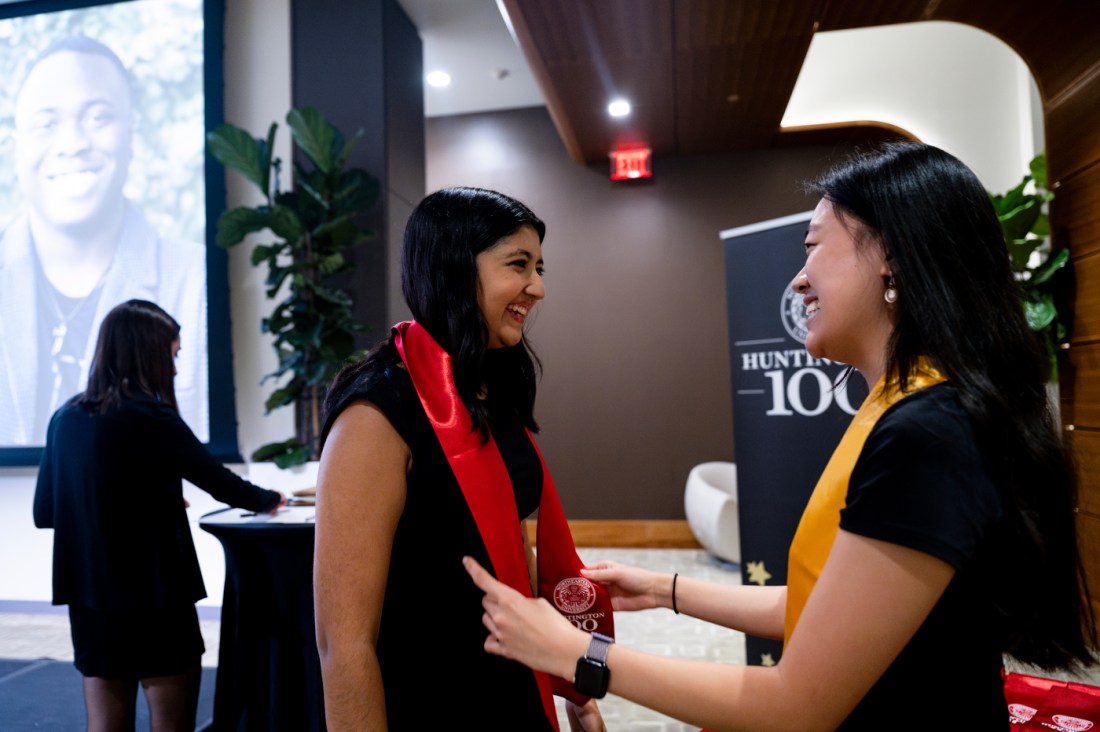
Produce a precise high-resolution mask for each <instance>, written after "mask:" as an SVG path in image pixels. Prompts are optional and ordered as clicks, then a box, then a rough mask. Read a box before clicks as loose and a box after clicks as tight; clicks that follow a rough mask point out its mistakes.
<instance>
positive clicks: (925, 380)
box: [783, 363, 944, 645]
mask: <svg viewBox="0 0 1100 732" xmlns="http://www.w3.org/2000/svg"><path fill="white" fill-rule="evenodd" d="M941 381H944V376H943V375H942V374H941V373H940V372H939V371H937V370H936V369H934V368H932V367H931V366H929V365H927V364H924V363H922V364H921V365H920V366H919V367H918V369H917V370H916V373H915V374H914V375H912V376H910V378H909V389H908V391H906V392H905V393H902V392H900V391H899V390H898V388H897V382H891V385H890V387H889V389H887V388H886V386H885V377H883V378H880V379H879V380H878V383H876V384H875V386H874V388H872V389H871V391H870V394H869V395H868V397H867V398H866V399H865V400H864V401H863V404H862V405H861V406H860V408H859V411H858V412H856V415H855V417H853V418H852V422H851V424H849V425H848V429H847V430H846V431H845V432H844V436H843V437H841V438H840V443H839V444H838V445H837V446H836V449H835V450H834V451H833V455H832V457H830V458H829V462H828V464H827V465H826V466H825V470H824V471H823V472H822V473H821V477H820V478H819V479H818V481H817V485H816V486H815V487H814V491H813V493H812V494H811V495H810V500H809V501H808V502H807V504H806V508H805V510H803V512H802V518H801V519H800V520H799V522H798V529H797V530H795V533H794V539H793V540H792V541H791V548H790V552H789V554H788V556H787V614H786V617H785V619H784V622H783V643H784V645H786V643H787V641H788V640H790V637H791V632H792V631H793V630H794V627H795V626H796V625H797V624H798V619H799V617H800V616H801V615H802V609H803V608H804V607H805V606H806V600H807V599H809V596H810V592H812V591H813V588H814V584H815V583H816V582H817V578H818V577H820V576H821V570H822V568H823V567H824V566H825V560H826V559H828V558H829V550H830V549H832V546H833V540H834V539H836V532H837V530H838V529H839V528H840V510H841V509H842V508H844V506H845V504H846V502H847V497H848V478H849V477H850V476H851V474H852V469H853V468H854V467H855V465H856V460H858V459H859V455H860V453H861V452H862V451H863V443H864V442H865V441H866V440H867V436H868V435H869V434H870V433H871V429H872V428H873V427H874V426H875V424H876V423H877V422H878V420H879V418H880V417H881V416H882V413H883V412H885V411H886V410H887V409H888V408H889V407H890V406H891V405H893V404H894V403H895V402H897V401H899V400H900V399H901V398H902V397H905V396H908V395H909V394H912V393H914V392H917V391H920V390H921V389H927V388H928V387H930V386H933V385H934V384H938V383H940V382H941Z"/></svg>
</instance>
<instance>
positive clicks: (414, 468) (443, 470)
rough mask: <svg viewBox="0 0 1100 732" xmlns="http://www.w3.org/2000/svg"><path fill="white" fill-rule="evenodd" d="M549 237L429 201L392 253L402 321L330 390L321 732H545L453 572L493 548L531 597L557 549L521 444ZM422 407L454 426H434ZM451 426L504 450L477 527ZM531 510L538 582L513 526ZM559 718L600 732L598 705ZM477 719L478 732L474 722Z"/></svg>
mask: <svg viewBox="0 0 1100 732" xmlns="http://www.w3.org/2000/svg"><path fill="white" fill-rule="evenodd" d="M544 233H545V226H544V224H543V222H542V221H541V220H539V219H538V218H537V217H536V216H535V214H534V213H532V212H531V211H530V210H529V209H528V208H527V207H526V206H525V205H523V204H522V203H520V202H519V201H516V200H514V199H512V198H510V197H508V196H505V195H502V194H500V193H497V192H494V191H488V190H484V189H475V188H448V189H443V190H441V191H437V192H435V193H432V194H430V195H429V196H427V197H426V198H425V199H424V200H423V201H421V203H420V204H419V205H418V206H417V207H416V209H415V210H414V211H413V213H412V215H411V216H410V218H409V222H408V225H407V227H406V230H405V241H404V248H403V253H402V289H403V292H404V295H405V300H406V302H407V303H408V304H409V308H410V310H411V312H412V314H413V316H414V318H415V321H410V322H407V323H402V324H398V325H397V326H395V327H394V329H393V332H392V333H391V335H390V337H388V338H386V339H384V340H383V341H381V342H380V343H379V344H378V345H377V346H376V347H375V348H374V349H373V350H372V352H371V353H369V354H368V355H367V356H366V357H365V358H364V359H363V360H361V361H360V362H358V363H356V364H354V365H352V366H349V367H347V368H345V369H344V370H343V371H342V372H341V373H340V374H339V375H338V376H337V377H336V379H335V380H334V382H333V384H332V386H331V387H330V389H329V392H328V395H327V397H326V402H325V415H326V416H325V422H324V428H323V430H322V439H323V441H324V443H323V448H322V452H321V461H320V463H321V464H320V469H319V473H318V481H317V529H316V530H317V534H316V555H315V565H314V566H315V570H314V595H315V607H316V621H317V639H318V648H319V651H320V655H321V668H322V674H323V678H324V689H325V713H326V718H327V723H328V729H329V730H330V731H331V732H335V731H336V730H351V729H356V730H358V729H372V730H381V729H390V730H421V729H453V728H457V727H462V726H466V725H468V724H473V725H474V726H478V727H483V728H487V729H515V730H525V731H526V732H537V731H538V730H553V729H556V728H557V719H556V717H555V716H554V708H553V705H552V702H551V703H550V704H549V705H547V703H546V699H547V698H548V697H549V694H546V693H542V692H545V686H540V683H542V682H541V681H540V679H539V677H538V676H537V675H536V674H535V673H534V672H532V671H531V670H530V669H527V668H525V667H523V666H522V665H520V664H518V663H516V662H514V661H509V660H505V659H502V658H498V657H496V656H492V655H489V654H487V653H486V652H485V650H484V643H485V635H486V634H485V629H484V628H483V627H482V625H481V612H482V609H481V599H480V592H478V591H477V589H476V588H475V587H473V585H471V584H470V582H469V580H468V579H467V577H466V573H465V572H464V571H463V568H462V563H461V559H462V557H463V556H465V555H467V554H471V555H473V556H476V557H478V558H479V559H480V560H481V561H482V562H483V563H485V566H491V564H490V563H489V560H490V556H491V555H492V553H493V552H492V550H491V549H489V548H487V547H488V543H492V541H493V538H492V537H499V536H500V535H501V534H504V535H505V536H504V538H505V539H507V540H510V541H512V542H514V543H513V545H512V546H514V549H515V551H514V553H513V554H511V555H509V556H510V557H513V558H514V557H516V556H518V560H517V564H518V567H519V571H518V574H519V578H520V579H519V582H520V583H524V582H526V583H528V584H529V585H534V584H536V580H535V575H536V574H538V573H540V572H542V571H543V565H542V562H543V559H544V558H545V557H546V556H548V555H549V554H552V553H553V552H552V550H553V549H554V548H555V546H554V544H555V542H551V541H546V542H544V535H543V528H544V525H545V524H546V521H545V520H544V519H545V516H546V513H545V512H544V509H543V507H544V506H545V505H546V504H545V503H540V501H541V500H543V499H545V498H546V495H547V491H548V490H549V489H550V488H551V487H552V484H551V482H549V481H548V479H547V477H548V474H544V471H543V467H544V466H543V465H542V463H541V460H540V456H539V453H538V450H537V448H536V446H535V444H534V442H533V441H532V439H531V438H530V437H529V435H528V431H530V432H535V431H537V429H538V427H537V425H536V423H535V420H534V417H533V407H534V401H535V381H536V373H537V369H536V365H537V360H536V359H535V358H534V357H533V354H532V353H531V352H530V350H529V348H528V345H527V342H526V339H525V336H524V325H525V323H526V322H527V321H528V320H529V319H530V317H531V316H532V315H533V311H534V309H535V306H536V304H537V303H538V302H539V301H540V300H542V298H543V296H544V294H545V288H544V284H543V258H542V239H543V236H544ZM417 344H420V345H422V346H424V347H425V348H426V350H419V351H417V350H415V348H416V347H417ZM426 354H430V357H429V356H426ZM422 370H423V371H422ZM432 390H437V391H439V392H440V393H443V394H445V395H446V397H448V398H451V399H452V401H450V402H449V405H450V406H452V407H454V409H453V410H452V409H434V408H432V407H431V401H430V399H429V397H428V396H427V392H429V391H432ZM426 404H427V405H429V406H428V407H427V408H426V407H425V405H426ZM452 424H462V425H463V426H462V427H461V428H459V433H460V434H459V437H460V438H470V437H471V435H472V436H473V437H472V438H471V441H470V442H471V446H472V447H471V453H473V452H477V451H478V450H481V449H482V448H484V447H485V446H486V441H488V440H490V439H491V442H492V443H493V444H495V446H496V448H497V449H499V460H498V462H499V461H502V462H503V467H502V470H506V474H500V475H499V479H497V480H492V481H484V482H483V483H482V487H484V488H485V489H486V490H490V491H491V490H495V489H496V488H499V487H500V486H502V485H503V486H504V488H502V490H504V491H506V492H505V493H504V494H503V495H500V494H497V498H498V499H499V500H496V499H495V504H494V505H490V506H487V507H483V508H487V510H488V513H489V514H492V518H491V519H490V520H482V519H479V518H477V516H480V515H482V514H479V509H477V508H475V504H476V502H477V496H476V495H473V494H471V493H469V492H468V489H469V487H470V486H469V485H468V483H467V482H466V481H465V479H463V478H460V477H458V475H459V473H461V472H462V470H461V465H459V464H457V463H454V462H449V457H450V456H451V453H450V452H449V451H445V449H444V448H443V447H442V446H441V439H444V438H441V437H440V435H441V434H443V433H444V432H445V431H446V428H447V427H448V426H450V425H452ZM491 452H493V453H494V455H495V453H496V450H491ZM459 462H461V461H459ZM509 483H510V485H509ZM555 495H556V494H555ZM513 498H514V501H513ZM513 505H514V508H513ZM495 509H499V512H498V513H493V511H494V510H495ZM536 509H539V516H540V520H539V524H540V526H539V542H538V548H539V557H538V562H537V563H538V567H537V568H536V566H535V564H536V562H535V560H534V557H533V554H532V550H531V546H530V544H528V543H527V530H526V526H525V519H527V518H528V517H529V516H530V515H531V514H532V513H533V512H534V511H535V510H536ZM521 541H522V544H521ZM562 543H566V542H564V541H563V542H558V543H557V545H558V546H560V545H561V544H562ZM567 543H568V544H569V545H570V546H569V547H568V548H569V549H570V550H572V545H571V544H572V542H571V539H569V540H568V542H567ZM544 544H546V546H544ZM498 558H499V557H498ZM517 564H513V565H511V566H512V567H513V568H514V567H516V566H517ZM495 571H496V572H497V574H498V576H499V575H500V573H501V572H502V571H503V565H501V564H498V565H497V566H496V569H495ZM545 576H547V575H546V574H543V577H545ZM511 577H512V578H513V579H515V577H516V574H515V573H513V574H512V575H511ZM526 589H527V590H531V587H530V586H529V587H527V588H526ZM608 612H609V613H610V600H609V599H608ZM542 676H543V677H545V675H542ZM570 676H571V675H570ZM540 689H541V691H540ZM555 693H557V692H556V691H555ZM563 696H566V695H564V694H563ZM566 698H569V697H568V696H567V697H566ZM566 711H567V715H568V719H569V723H570V725H571V726H572V727H573V728H574V729H584V730H602V729H603V720H602V718H601V716H600V714H599V711H598V709H597V708H596V704H595V702H593V701H588V702H587V703H583V702H582V703H578V704H574V703H573V701H572V700H570V701H569V702H567V705H566ZM475 714H476V715H478V717H479V719H480V720H481V721H480V722H474V721H469V718H470V717H471V715H475ZM463 719H467V721H466V722H463V721H462V720H463Z"/></svg>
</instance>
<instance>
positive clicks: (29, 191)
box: [15, 51, 132, 234]
mask: <svg viewBox="0 0 1100 732" xmlns="http://www.w3.org/2000/svg"><path fill="white" fill-rule="evenodd" d="M131 124H132V122H131V103H130V92H129V89H128V87H127V84H126V80H125V79H124V78H123V77H122V75H121V74H120V73H119V70H118V69H117V68H116V67H115V65H114V64H113V63H112V62H111V61H109V60H108V59H106V58H103V57H101V56H97V55H94V54H88V53H78V52H76V51H59V52H58V53H55V54H53V55H52V56H48V57H46V58H45V59H43V60H42V61H41V62H39V64H38V65H37V66H35V68H34V69H33V70H32V71H31V73H30V75H28V77H27V79H26V81H25V82H24V84H23V88H22V90H21V91H20V93H19V96H18V98H17V99H16V104H15V140H16V153H15V163H16V173H17V175H18V177H19V182H20V184H21V185H22V187H23V190H24V191H25V193H26V195H27V198H28V200H29V201H30V204H31V207H32V209H33V210H34V211H35V212H36V213H37V215H38V216H39V217H41V218H42V219H44V220H45V222H47V223H48V224H50V225H52V226H53V227H55V228H58V229H62V230H65V231H67V232H69V233H73V234H80V233H82V232H87V231H94V230H96V229H97V228H98V227H100V226H101V225H103V224H104V222H105V221H106V220H109V217H110V216H111V215H112V213H113V212H114V211H115V210H116V207H115V206H113V205H110V204H120V203H121V201H122V187H123V185H124V184H125V182H126V173H127V169H128V166H129V164H130V156H131V149H130V141H131V134H132V132H131Z"/></svg>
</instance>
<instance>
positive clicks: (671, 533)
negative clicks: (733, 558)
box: [527, 521, 702, 549]
mask: <svg viewBox="0 0 1100 732" xmlns="http://www.w3.org/2000/svg"><path fill="white" fill-rule="evenodd" d="M569 531H570V532H571V533H572V534H573V543H574V544H576V545H577V546H578V547H627V548H648V549H653V548H660V549H701V548H702V545H701V544H699V542H698V541H697V540H696V539H695V535H694V534H693V533H691V527H690V526H688V522H687V521H570V522H569ZM537 535H538V521H528V522H527V538H528V539H529V540H530V541H531V544H532V545H535V544H536V537H537Z"/></svg>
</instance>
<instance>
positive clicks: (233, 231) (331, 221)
mask: <svg viewBox="0 0 1100 732" xmlns="http://www.w3.org/2000/svg"><path fill="white" fill-rule="evenodd" d="M286 122H287V125H288V126H289V127H290V131H291V135H292V136H293V142H294V145H295V148H296V151H297V152H299V153H301V155H297V154H296V155H295V162H294V165H293V176H292V186H291V188H290V190H281V189H280V187H279V173H280V169H281V166H282V161H281V160H280V159H279V158H273V157H272V151H273V147H274V142H275V133H276V131H277V129H278V125H277V124H276V123H272V124H271V126H270V128H269V129H268V132H267V137H266V138H253V137H252V136H251V135H250V134H249V133H248V132H246V131H245V130H243V129H241V128H239V127H235V126H234V125H231V124H220V125H218V127H217V128H216V129H215V130H214V131H213V132H210V133H209V134H208V135H207V142H208V145H209V149H210V152H211V154H212V155H213V156H214V157H215V158H216V159H217V160H218V161H219V162H220V163H221V164H222V165H224V166H226V167H227V168H231V169H233V170H236V171H237V172H239V173H240V174H241V175H243V176H244V178H245V179H246V180H248V181H249V182H250V183H252V184H253V185H254V186H256V187H257V188H258V189H259V190H260V193H261V194H262V195H263V197H264V201H263V203H261V204H259V205H257V206H241V207H238V208H234V209H231V210H227V211H225V212H224V213H222V215H221V216H220V217H219V218H218V222H217V243H218V245H219V246H221V247H226V248H228V247H233V246H236V245H238V244H240V243H241V242H242V241H244V240H245V237H246V236H248V235H249V234H253V233H257V234H260V233H266V234H269V235H270V236H269V237H266V238H265V237H263V236H262V235H261V236H260V237H258V238H259V239H260V241H259V242H258V243H257V244H256V246H255V248H254V249H253V250H252V264H253V265H254V266H261V265H264V264H266V265H267V278H266V280H265V286H266V294H267V297H268V298H270V299H271V300H273V301H274V306H273V308H272V310H271V313H270V314H269V315H268V316H267V317H265V318H263V320H262V323H261V329H262V331H263V332H265V333H270V334H271V335H272V336H273V337H274V344H273V345H274V348H275V352H276V355H277V356H278V359H279V361H278V367H277V368H276V369H275V370H274V371H273V372H271V373H269V374H266V375H265V376H264V377H263V379H262V380H261V383H264V382H266V381H268V380H271V379H279V378H282V377H285V376H287V375H289V379H288V380H286V381H285V382H284V383H282V385H281V386H278V387H277V388H276V389H275V390H274V391H273V392H272V393H271V395H270V396H269V397H268V398H267V400H266V401H265V403H264V408H265V409H266V411H267V412H268V413H270V412H271V411H272V410H274V409H278V408H279V407H285V406H288V405H293V406H294V407H295V410H296V412H295V435H294V436H293V437H291V438H289V439H287V440H284V441H282V442H274V443H270V444H267V445H263V446H261V447H259V448H258V449H256V450H255V451H254V452H253V453H252V455H251V458H252V460H255V461H267V460H270V461H274V462H275V464H276V465H278V466H279V467H280V468H288V467H291V466H294V465H300V464H303V463H305V462H307V461H310V460H316V459H317V458H318V457H319V437H320V428H321V406H322V401H323V399H324V396H325V390H326V389H327V388H328V385H329V383H330V382H331V381H332V378H333V377H334V376H335V374H336V372H337V371H338V370H339V368H340V367H341V366H343V365H344V364H346V363H348V362H349V361H351V360H353V359H355V358H356V357H358V356H359V355H360V352H359V351H357V349H356V345H355V337H356V334H358V333H361V332H363V331H365V330H366V326H365V325H364V324H362V323H359V322H357V321H356V319H355V318H354V317H353V314H352V301H351V298H350V297H349V296H348V294H347V293H346V292H345V291H343V290H342V289H340V288H339V287H337V286H335V285H334V284H333V282H332V278H333V277H334V276H335V275H338V274H340V273H344V272H348V271H350V270H351V269H353V267H354V264H353V262H352V261H351V260H350V259H348V257H347V256H346V255H347V253H348V250H350V249H351V248H353V247H356V246H359V245H361V244H363V243H365V242H366V241H367V240H369V239H371V238H373V236H374V234H373V232H371V231H369V230H367V229H365V228H364V227H363V226H361V224H360V222H359V219H360V218H361V216H362V214H364V213H366V212H367V211H368V210H369V209H370V208H371V207H372V206H373V205H374V204H375V202H376V201H377V199H378V195H379V184H378V181H377V180H376V179H375V178H373V177H372V176H370V175H369V174H368V173H367V172H366V171H364V170H361V169H357V168H348V167H346V166H347V162H348V158H349V156H350V155H351V152H352V150H353V148H354V147H355V145H356V143H357V142H358V141H359V139H360V138H361V137H362V135H363V131H362V130H360V131H359V132H358V133H357V134H356V135H355V136H354V137H353V138H351V139H350V140H347V141H345V139H344V137H343V135H342V134H341V133H340V131H339V130H337V129H336V128H335V127H334V126H333V125H332V124H331V123H330V122H328V121H327V120H326V119H325V118H324V116H323V115H322V114H321V113H320V112H319V111H317V110H316V109H313V108H303V109H292V110H291V111H290V112H289V113H288V114H287V116H286ZM302 159H304V160H308V163H309V164H310V167H306V166H305V165H303V163H302V162H299V161H300V160H302Z"/></svg>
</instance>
